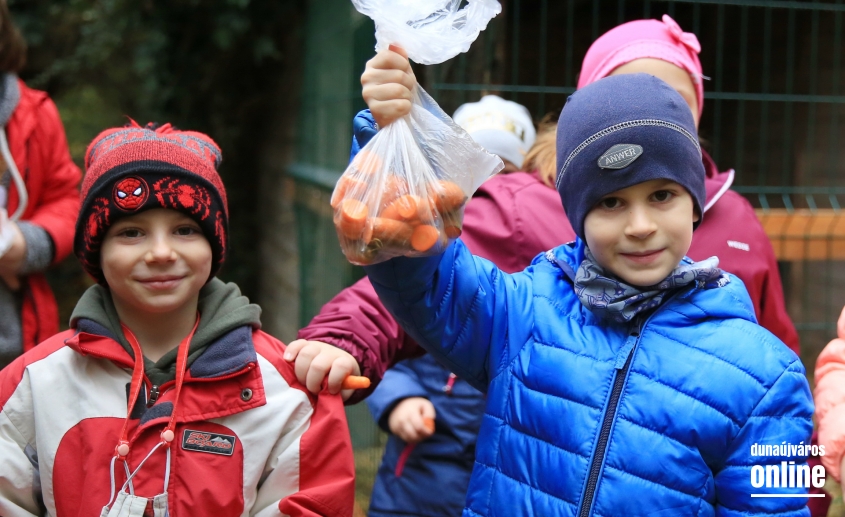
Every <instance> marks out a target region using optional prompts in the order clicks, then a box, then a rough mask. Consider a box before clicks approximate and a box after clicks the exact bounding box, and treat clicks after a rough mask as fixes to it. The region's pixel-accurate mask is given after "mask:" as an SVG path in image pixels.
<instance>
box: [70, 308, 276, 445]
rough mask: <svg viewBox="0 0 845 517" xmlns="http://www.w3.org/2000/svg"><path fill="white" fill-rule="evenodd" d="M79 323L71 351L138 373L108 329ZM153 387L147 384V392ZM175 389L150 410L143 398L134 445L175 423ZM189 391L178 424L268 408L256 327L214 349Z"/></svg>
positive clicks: (191, 371) (165, 389)
mask: <svg viewBox="0 0 845 517" xmlns="http://www.w3.org/2000/svg"><path fill="white" fill-rule="evenodd" d="M76 323H77V325H76V330H77V332H76V334H74V335H73V336H72V337H71V338H69V339H68V340H67V341H66V343H67V345H68V346H69V347H71V348H72V349H73V350H75V351H76V352H78V353H79V354H82V355H87V356H92V357H96V358H101V359H107V360H110V361H112V362H113V363H115V364H116V365H118V366H119V367H121V368H124V369H131V368H132V367H133V365H134V364H135V363H134V358H133V357H132V355H131V354H130V353H129V352H128V351H127V350H126V349H125V348H124V347H123V346H121V345H120V343H118V342H117V341H116V340H115V338H114V336H110V335H109V332H108V330H107V329H106V328H105V327H103V326H102V325H100V324H98V323H97V322H95V321H93V320H88V319H84V318H83V319H79V320H77V322H76ZM149 384H150V383H149V382H147V385H148V386H147V387H148V388H149V387H150V386H149ZM172 384H173V382H172V381H170V382H167V383H165V384H163V385H162V386H161V387H160V389H161V392H162V394H161V396H160V397H159V399H158V400H157V401H156V402H155V404H154V405H153V406H152V407H150V408H147V407H146V396H144V397H141V398H139V401H138V403H137V404H136V405H135V408H133V410H132V417H133V418H140V422H139V426H138V428H137V430H136V431H135V433H134V434H133V439H134V436H136V435H137V434H138V433H140V432H142V431H143V430H144V429H147V428H148V427H150V426H153V425H156V424H160V423H166V422H167V420H168V419H169V418H170V414H171V411H172V410H173V403H172V399H173V395H174V390H172V389H169V388H170V387H171V385H172ZM185 388H186V389H183V391H182V395H181V398H180V400H179V415H178V418H177V421H179V422H194V421H201V420H207V419H209V418H220V417H224V416H228V415H232V414H236V413H240V412H242V411H246V410H248V409H252V408H254V407H259V406H263V405H264V404H265V403H266V398H265V394H264V383H263V381H262V378H261V372H260V369H259V368H258V355H257V353H256V351H255V346H254V344H253V329H252V327H251V326H250V325H244V326H242V327H239V328H236V329H234V330H232V331H230V332H228V333H226V334H224V335H223V336H221V337H219V338H218V339H216V340H214V341H213V342H212V343H210V344H209V345H208V347H207V348H206V349H205V351H204V352H203V354H202V355H201V356H200V357H198V358H197V359H196V360H195V361H194V362H193V363H192V364H191V365H190V366H189V368H188V371H187V375H186V376H185ZM145 393H146V390H145ZM142 399H143V400H142Z"/></svg>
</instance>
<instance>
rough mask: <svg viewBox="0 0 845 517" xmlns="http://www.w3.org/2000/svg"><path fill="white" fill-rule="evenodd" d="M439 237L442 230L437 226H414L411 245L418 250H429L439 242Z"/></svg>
mask: <svg viewBox="0 0 845 517" xmlns="http://www.w3.org/2000/svg"><path fill="white" fill-rule="evenodd" d="M439 238H440V232H438V231H437V227H435V226H431V225H428V224H421V225H419V226H417V227H415V228H414V233H413V235H411V247H412V248H414V249H415V250H417V251H428V250H430V249H431V247H432V246H434V245H435V244H437V239H439Z"/></svg>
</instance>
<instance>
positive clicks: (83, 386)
mask: <svg viewBox="0 0 845 517" xmlns="http://www.w3.org/2000/svg"><path fill="white" fill-rule="evenodd" d="M77 327H78V328H77V329H75V330H69V331H66V332H63V333H61V334H57V335H56V336H53V337H52V338H50V339H48V340H47V341H45V342H44V343H42V344H41V345H40V346H38V347H36V348H35V349H33V350H31V351H29V352H27V353H26V354H24V355H23V356H21V357H20V358H18V359H17V360H16V361H15V362H13V363H12V364H11V365H9V366H8V367H7V368H6V369H4V370H3V371H2V372H0V516H3V517H24V516H26V517H29V516H36V515H44V514H45V512H46V514H47V515H51V516H58V517H65V516H74V517H76V516H85V517H89V516H94V515H99V514H100V511H101V509H102V508H103V506H104V505H106V504H107V503H108V499H109V496H110V491H111V487H110V462H111V459H112V457H114V456H115V447H116V445H117V441H118V439H119V438H120V433H121V428H122V426H123V423H124V420H125V418H126V415H127V391H128V384H129V383H130V381H131V376H132V367H133V365H134V361H133V358H132V357H131V355H130V354H129V353H128V352H127V351H126V350H125V349H124V348H123V347H122V346H121V345H120V344H119V343H118V342H116V341H115V340H114V339H112V338H110V337H105V336H104V333H103V330H104V329H103V328H102V327H100V326H99V325H98V324H96V323H94V322H92V321H90V320H82V321H80V322H78V324H77ZM283 353H284V345H283V344H282V343H280V342H279V341H278V340H276V339H274V338H272V337H271V336H269V335H267V334H265V333H264V332H261V331H260V330H253V329H252V328H251V327H249V326H244V327H240V328H237V329H235V330H233V331H231V332H229V333H227V334H226V335H224V336H221V337H220V338H219V339H217V340H216V341H214V342H213V343H211V344H210V345H209V346H208V348H207V349H206V350H205V352H204V353H203V354H202V355H201V356H200V357H199V358H197V359H196V360H195V361H194V362H193V363H192V364H191V365H190V367H189V368H188V371H187V375H186V377H185V382H184V384H183V387H182V391H181V395H180V398H179V401H178V407H177V411H176V415H177V417H176V422H177V424H176V428H175V431H176V439H175V440H174V441H173V442H172V445H171V456H172V457H171V467H170V468H171V470H170V478H169V484H168V487H167V492H168V494H169V513H170V516H171V517H186V516H214V517H224V516H247V515H250V516H252V515H256V516H279V515H289V516H343V517H348V516H350V515H352V507H353V498H354V465H353V459H352V446H351V442H350V438H349V431H348V427H347V424H346V417H345V413H344V410H343V404H342V401H341V399H340V397H339V396H332V395H328V394H326V395H320V396H316V397H315V396H313V395H311V394H310V393H308V392H307V391H306V389H305V388H304V387H303V386H301V385H300V384H299V383H298V382H297V381H296V378H295V375H294V371H293V366H292V365H291V364H290V363H287V362H286V361H284V360H283V359H282V355H283ZM172 384H173V383H172V382H169V383H165V384H164V385H162V386H161V387H160V395H158V396H157V397H156V396H155V394H151V393H149V389H150V388H151V386H150V384H149V382H148V381H147V382H145V386H144V389H143V390H142V393H141V396H140V397H139V400H138V402H137V403H136V404H135V407H134V409H133V411H132V412H131V419H130V420H129V426H130V427H129V435H128V436H129V445H130V452H129V454H128V456H127V460H128V466H129V469H130V470H134V469H135V468H136V467H137V465H138V463H139V462H140V461H141V460H142V459H143V458H144V456H146V455H147V453H148V452H149V451H150V450H151V449H152V448H153V447H154V446H155V445H156V443H158V442H159V441H160V433H161V431H162V429H163V428H164V426H165V425H166V424H167V422H168V420H169V418H170V413H171V411H172V410H173V395H174V391H175V390H173V389H171V388H172ZM147 401H149V404H148V402H147ZM165 458H166V455H165V452H164V451H163V450H161V449H160V450H158V451H156V452H155V453H153V454H152V456H150V458H149V459H148V460H147V462H146V463H145V464H144V466H143V468H142V469H141V470H140V472H139V473H138V475H137V476H136V477H135V478H134V479H133V485H134V491H135V494H136V495H139V496H143V497H153V496H155V495H156V494H159V493H161V492H162V490H163V487H162V485H163V482H164V481H163V480H164V471H165V462H166V460H165ZM117 465H119V467H116V468H115V482H116V485H117V488H120V486H121V485H122V484H123V483H124V481H125V480H126V474H125V473H124V467H123V465H122V462H120V461H118V462H117Z"/></svg>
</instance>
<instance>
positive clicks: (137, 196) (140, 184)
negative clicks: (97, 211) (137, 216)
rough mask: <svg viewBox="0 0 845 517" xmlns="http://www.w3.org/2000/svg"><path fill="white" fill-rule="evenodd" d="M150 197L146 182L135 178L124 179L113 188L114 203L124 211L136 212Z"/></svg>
mask: <svg viewBox="0 0 845 517" xmlns="http://www.w3.org/2000/svg"><path fill="white" fill-rule="evenodd" d="M149 195H150V188H149V187H147V182H146V181H144V180H143V179H141V178H138V177H136V176H131V177H129V178H124V179H122V180H120V181H118V182H117V184H115V186H114V196H113V198H114V202H115V204H116V205H117V206H119V207H120V208H122V209H123V210H126V211H132V210H137V209H139V208H141V206H143V205H144V202H145V201H146V200H147V198H148V197H149Z"/></svg>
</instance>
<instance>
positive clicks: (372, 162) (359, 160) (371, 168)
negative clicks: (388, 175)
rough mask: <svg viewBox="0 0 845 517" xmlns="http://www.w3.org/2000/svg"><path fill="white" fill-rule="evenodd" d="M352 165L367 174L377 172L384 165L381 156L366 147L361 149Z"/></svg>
mask: <svg viewBox="0 0 845 517" xmlns="http://www.w3.org/2000/svg"><path fill="white" fill-rule="evenodd" d="M352 165H354V166H355V168H356V169H358V170H359V171H361V172H362V173H363V174H365V175H368V176H369V175H373V174H377V173H378V172H379V171H381V170H382V168H383V167H384V160H382V159H381V156H379V155H377V154H376V153H374V152H372V151H368V150H366V149H364V150H361V151H360V152H359V153H358V154H357V155H355V158H354V159H353V160H352Z"/></svg>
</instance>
